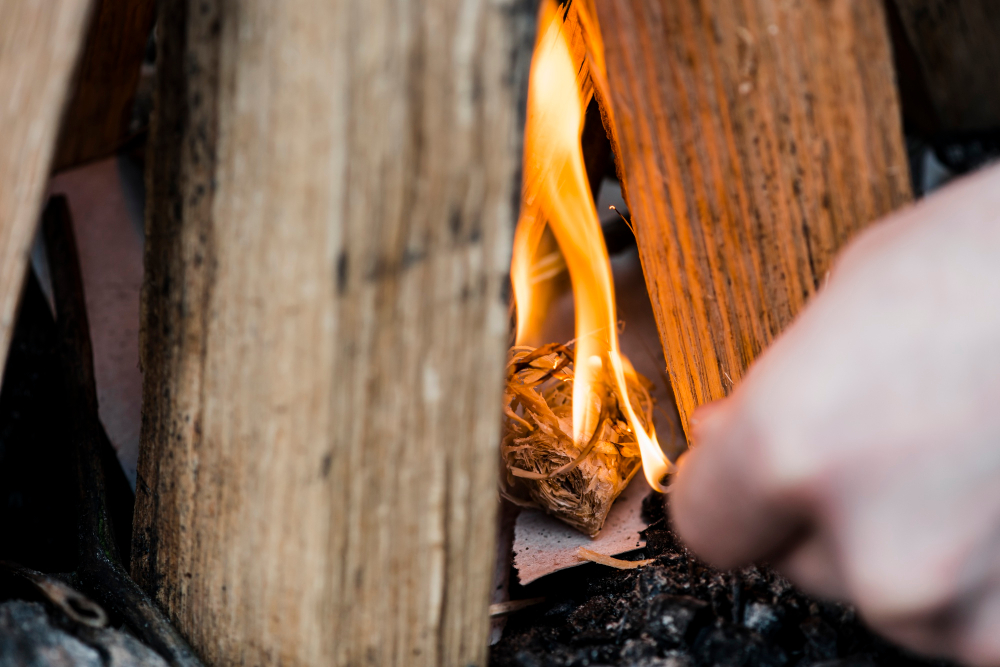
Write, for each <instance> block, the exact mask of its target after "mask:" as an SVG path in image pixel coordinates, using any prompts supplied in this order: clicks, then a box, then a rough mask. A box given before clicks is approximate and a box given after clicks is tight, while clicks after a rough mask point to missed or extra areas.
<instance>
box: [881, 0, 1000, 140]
mask: <svg viewBox="0 0 1000 667" xmlns="http://www.w3.org/2000/svg"><path fill="white" fill-rule="evenodd" d="M890 1H891V2H895V6H896V9H897V10H898V11H899V17H900V19H901V22H902V24H903V27H904V28H905V31H906V35H907V37H908V38H909V42H910V46H911V47H912V48H913V51H914V53H915V55H916V60H917V62H918V63H919V66H920V70H921V72H922V74H923V79H924V84H925V85H926V88H927V92H928V93H929V96H930V98H931V103H932V104H933V106H934V110H935V111H936V112H937V120H938V121H939V122H940V124H941V128H942V129H944V130H952V131H955V130H991V129H997V128H1000V84H998V83H997V82H998V81H1000V39H998V35H1000V3H998V2H996V0H890Z"/></svg>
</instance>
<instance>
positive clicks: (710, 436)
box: [669, 398, 799, 569]
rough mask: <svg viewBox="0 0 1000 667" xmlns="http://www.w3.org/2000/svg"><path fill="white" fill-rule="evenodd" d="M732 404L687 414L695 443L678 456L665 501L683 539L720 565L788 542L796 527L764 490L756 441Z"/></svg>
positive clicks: (730, 564) (751, 558) (754, 556)
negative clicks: (667, 497) (674, 474)
mask: <svg viewBox="0 0 1000 667" xmlns="http://www.w3.org/2000/svg"><path fill="white" fill-rule="evenodd" d="M732 401H733V399H731V398H730V399H726V400H725V401H719V402H716V403H712V404H709V405H706V406H703V407H701V408H699V409H698V410H697V411H696V412H695V413H694V414H693V415H692V419H691V435H692V447H691V449H690V450H689V451H688V452H687V453H686V454H685V455H684V456H683V457H681V459H680V460H679V461H678V471H677V476H676V479H675V481H674V483H673V485H672V490H671V493H670V499H669V509H670V516H671V520H672V521H673V526H674V529H675V530H676V531H677V534H678V536H679V537H680V538H681V540H683V541H684V542H685V544H687V545H688V547H689V548H690V549H691V550H692V551H694V552H695V553H696V554H698V555H699V557H701V558H702V559H704V560H705V561H707V562H708V563H710V564H712V565H714V566H716V567H719V568H723V569H727V568H732V567H737V566H740V565H744V564H746V563H750V562H753V561H755V560H757V559H759V558H763V557H767V556H770V555H772V554H773V553H774V552H775V551H776V550H777V549H779V548H784V547H786V546H787V545H788V543H789V540H790V538H791V536H792V535H793V534H794V533H795V531H796V529H797V526H798V525H799V524H798V522H797V521H796V520H795V517H794V516H792V515H791V514H790V513H789V511H788V507H787V506H783V505H782V504H781V503H780V502H779V501H778V500H777V499H776V496H775V494H774V493H773V491H774V490H773V489H770V488H768V487H767V482H766V480H767V476H766V475H764V474H763V473H762V471H761V469H760V465H761V462H760V457H759V456H758V455H757V452H759V451H760V443H756V442H754V438H755V437H757V436H756V435H754V433H753V429H752V428H750V427H749V426H748V423H747V420H745V419H742V418H741V416H740V414H739V406H738V405H737V404H735V403H733V402H732Z"/></svg>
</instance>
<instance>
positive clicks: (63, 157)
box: [53, 0, 156, 171]
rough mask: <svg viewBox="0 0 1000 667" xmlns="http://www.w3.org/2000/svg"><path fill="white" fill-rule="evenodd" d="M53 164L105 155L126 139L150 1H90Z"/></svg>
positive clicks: (149, 25)
mask: <svg viewBox="0 0 1000 667" xmlns="http://www.w3.org/2000/svg"><path fill="white" fill-rule="evenodd" d="M95 2H96V6H95V7H94V17H93V19H92V20H91V22H90V31H89V33H88V35H87V46H86V48H85V49H84V52H83V56H82V58H81V59H80V66H79V68H78V71H77V73H76V77H75V81H74V89H73V96H72V100H71V101H70V103H69V106H68V108H67V109H66V114H65V118H64V119H63V123H62V129H61V131H60V135H59V145H58V149H57V151H56V157H55V161H54V163H53V168H54V169H55V170H57V171H59V170H63V169H68V168H70V167H73V166H75V165H79V164H82V163H84V162H89V161H91V160H96V159H99V158H102V157H106V156H108V155H111V154H112V153H114V152H115V151H117V150H118V149H119V148H121V146H122V144H123V143H124V142H125V141H126V139H127V138H128V132H129V121H130V120H131V118H132V104H133V102H134V100H135V91H136V86H137V85H138V83H139V74H140V71H141V69H142V60H143V56H144V55H145V52H146V44H147V42H148V41H149V31H150V28H152V25H153V17H154V15H155V13H156V11H155V9H156V2H155V0H95Z"/></svg>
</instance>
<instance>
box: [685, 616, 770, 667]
mask: <svg viewBox="0 0 1000 667" xmlns="http://www.w3.org/2000/svg"><path fill="white" fill-rule="evenodd" d="M691 652H692V654H694V658H695V664H697V665H712V666H713V667H785V665H787V664H788V657H787V656H786V655H785V653H784V651H782V650H781V648H780V647H776V646H769V645H768V644H767V643H766V642H765V641H764V639H763V638H762V637H761V636H760V635H758V634H757V633H755V632H754V631H753V630H749V629H747V628H744V627H742V626H739V625H729V624H720V625H717V626H715V627H711V628H705V629H704V630H702V631H701V632H700V633H699V634H698V638H697V639H696V640H695V642H694V646H693V647H692V649H691Z"/></svg>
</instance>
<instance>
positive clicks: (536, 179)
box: [511, 0, 673, 491]
mask: <svg viewBox="0 0 1000 667" xmlns="http://www.w3.org/2000/svg"><path fill="white" fill-rule="evenodd" d="M562 16H563V15H562V14H561V12H560V10H559V8H558V7H557V6H556V3H555V2H554V0H545V1H544V2H543V3H542V7H541V9H540V16H539V23H538V39H537V42H536V43H535V52H534V56H533V57H532V63H531V75H530V79H529V84H528V114H527V120H526V125H525V135H524V141H525V149H524V182H525V191H524V193H523V197H524V199H523V206H522V211H523V213H522V215H521V219H520V220H519V221H518V225H517V230H516V232H515V235H514V254H513V259H512V261H511V281H512V284H513V289H514V300H515V303H516V304H517V332H516V342H515V344H518V345H521V344H524V343H525V341H526V339H527V338H528V337H530V336H531V335H532V333H533V332H534V330H535V329H536V328H537V323H538V322H539V321H540V320H541V316H540V313H539V310H540V309H541V308H544V307H545V305H546V301H547V296H546V294H545V290H546V286H545V284H546V281H545V277H546V275H547V274H548V275H551V270H550V269H551V267H550V266H548V265H551V263H552V260H551V258H550V255H544V256H542V257H539V255H540V254H541V253H539V252H538V250H539V245H540V244H541V242H542V239H543V232H544V231H545V227H546V224H547V225H548V227H549V228H550V229H551V231H552V233H553V235H554V236H555V240H556V242H557V243H558V245H559V249H560V250H561V252H562V256H563V259H564V260H565V263H566V266H567V267H568V269H569V274H570V281H571V282H572V285H573V300H574V304H575V312H576V322H575V327H576V351H575V358H576V360H577V362H576V364H575V365H574V366H575V380H574V385H573V437H574V439H576V441H577V442H585V441H586V440H588V439H589V436H590V434H591V433H592V432H593V430H594V428H596V426H597V420H598V417H599V415H598V410H597V408H596V406H595V401H594V400H593V391H592V389H591V387H592V386H593V384H594V383H595V381H597V380H598V379H599V377H600V374H601V373H603V372H605V370H606V369H604V364H610V373H611V376H612V378H613V380H614V385H615V389H616V393H617V395H618V399H619V402H620V404H621V405H622V406H623V408H624V412H625V415H626V418H627V419H628V424H629V427H630V428H631V429H632V431H633V433H634V434H635V435H636V439H637V441H638V443H639V448H640V452H641V454H642V467H643V472H644V473H645V475H646V481H648V482H649V485H650V486H651V487H653V488H654V489H657V490H659V491H664V490H665V489H664V487H663V486H662V484H661V482H660V480H662V479H663V477H664V475H666V474H667V473H668V472H670V471H671V470H672V469H673V465H672V464H671V463H670V460H669V459H668V458H667V457H666V456H665V455H664V454H663V451H662V450H661V449H660V445H659V443H657V441H656V434H655V433H646V431H645V429H643V427H642V424H641V423H640V422H639V419H638V417H637V415H636V413H635V411H634V409H633V407H632V405H631V404H630V402H629V399H628V392H627V391H626V388H625V387H626V384H625V378H626V376H631V375H634V374H635V371H634V370H633V368H632V365H631V364H630V363H629V361H628V359H626V358H624V357H623V356H622V355H621V353H620V352H619V349H618V329H617V317H616V310H615V293H614V285H613V282H612V278H611V262H610V259H609V258H608V250H607V247H606V246H605V245H604V236H603V234H602V232H601V223H600V221H599V220H598V217H597V210H596V208H595V207H594V199H593V196H592V194H591V192H590V185H589V184H588V181H587V175H586V170H585V168H584V161H583V150H582V147H581V145H580V135H581V132H582V130H583V115H584V114H583V112H584V100H582V99H581V93H580V87H579V86H578V85H577V78H576V74H577V68H576V67H575V66H574V62H573V57H572V54H571V52H570V47H569V42H568V40H567V38H566V35H565V34H564V31H563V17H562ZM547 266H548V268H549V270H548V271H547V270H546V269H547Z"/></svg>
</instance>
